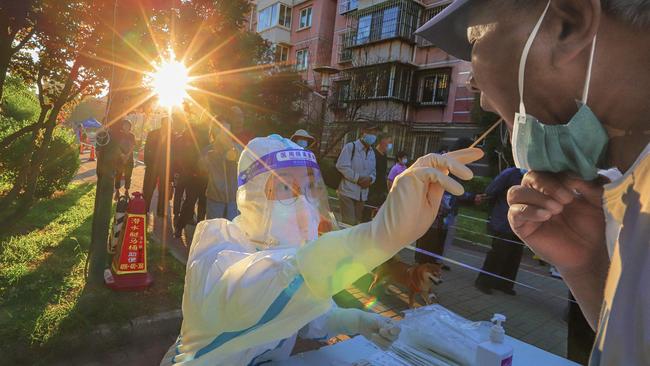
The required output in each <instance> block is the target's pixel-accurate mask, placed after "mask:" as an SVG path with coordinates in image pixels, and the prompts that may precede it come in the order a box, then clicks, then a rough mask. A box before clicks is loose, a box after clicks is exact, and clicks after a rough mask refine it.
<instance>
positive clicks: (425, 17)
mask: <svg viewBox="0 0 650 366" xmlns="http://www.w3.org/2000/svg"><path fill="white" fill-rule="evenodd" d="M448 5H449V4H444V5H438V6H434V7H432V8H427V9H424V11H423V12H422V16H421V17H420V24H419V25H420V26H422V25H424V23H426V22H428V21H429V20H431V19H432V18H433V17H435V16H436V15H438V14H440V12H441V11H443V10H445V8H446V7H447V6H448ZM415 42H416V43H417V45H418V47H431V46H433V43H431V42H429V41H427V40H426V39H424V38H422V37H420V36H415Z"/></svg>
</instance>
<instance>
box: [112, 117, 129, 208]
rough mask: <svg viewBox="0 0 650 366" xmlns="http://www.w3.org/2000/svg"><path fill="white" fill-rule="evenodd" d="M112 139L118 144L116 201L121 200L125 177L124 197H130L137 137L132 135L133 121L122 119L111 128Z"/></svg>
mask: <svg viewBox="0 0 650 366" xmlns="http://www.w3.org/2000/svg"><path fill="white" fill-rule="evenodd" d="M111 138H112V139H114V140H115V141H116V142H117V143H118V151H119V159H118V161H117V162H116V166H115V200H116V201H117V200H118V199H119V198H120V188H121V187H122V177H124V195H125V196H127V197H128V196H129V189H130V188H131V175H132V174H133V149H134V148H135V136H134V135H133V133H131V121H129V120H128V119H122V120H119V121H117V123H115V125H113V126H111Z"/></svg>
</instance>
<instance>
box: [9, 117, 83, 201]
mask: <svg viewBox="0 0 650 366" xmlns="http://www.w3.org/2000/svg"><path fill="white" fill-rule="evenodd" d="M31 138H32V137H31V134H27V135H25V136H23V137H21V138H19V139H18V140H17V141H16V142H15V143H14V144H12V145H11V147H10V148H9V149H8V150H7V151H6V153H4V154H2V156H0V167H2V172H0V182H3V183H2V185H3V186H5V187H7V186H8V184H9V182H13V181H14V180H15V179H16V177H17V176H18V174H19V172H20V169H21V168H22V167H23V165H24V164H25V161H26V159H25V158H29V156H27V155H28V151H29V145H30V144H31ZM77 170H79V151H78V147H77V144H76V143H75V137H74V134H73V133H72V131H70V130H68V129H65V128H61V127H59V128H57V129H55V130H54V134H53V136H52V142H51V143H50V149H49V152H48V154H47V156H46V157H45V161H44V162H43V167H42V170H41V174H40V176H39V178H38V180H37V181H36V192H35V196H36V197H37V198H46V197H50V196H51V195H52V194H53V193H54V192H56V191H57V190H63V189H65V188H66V187H67V186H68V184H69V183H70V181H71V180H72V178H73V177H74V175H75V173H76V172H77Z"/></svg>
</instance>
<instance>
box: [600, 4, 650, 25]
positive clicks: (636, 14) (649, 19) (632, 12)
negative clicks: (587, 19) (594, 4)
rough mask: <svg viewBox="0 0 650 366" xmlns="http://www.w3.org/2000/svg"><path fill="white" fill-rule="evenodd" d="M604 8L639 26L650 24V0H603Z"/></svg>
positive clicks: (624, 20) (622, 19)
mask: <svg viewBox="0 0 650 366" xmlns="http://www.w3.org/2000/svg"><path fill="white" fill-rule="evenodd" d="M601 3H602V6H603V10H604V11H605V12H607V13H609V14H612V15H614V16H615V17H616V18H618V19H620V20H621V21H623V22H625V23H628V24H630V25H633V26H637V27H648V26H650V0H601Z"/></svg>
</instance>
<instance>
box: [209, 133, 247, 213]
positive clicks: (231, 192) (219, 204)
mask: <svg viewBox="0 0 650 366" xmlns="http://www.w3.org/2000/svg"><path fill="white" fill-rule="evenodd" d="M210 137H211V144H210V145H208V146H207V147H206V148H205V149H204V150H203V154H202V157H201V165H200V167H201V169H203V171H204V172H205V174H206V175H207V177H208V188H207V191H206V196H207V210H206V218H207V219H217V218H221V219H227V220H232V219H234V218H235V216H237V215H238V213H239V211H238V210H237V162H238V161H239V156H240V155H241V152H242V148H241V146H240V145H239V144H238V143H236V142H235V141H233V139H232V138H231V137H230V136H228V134H227V132H226V131H223V130H222V129H221V127H218V126H213V128H212V129H211V131H210Z"/></svg>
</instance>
